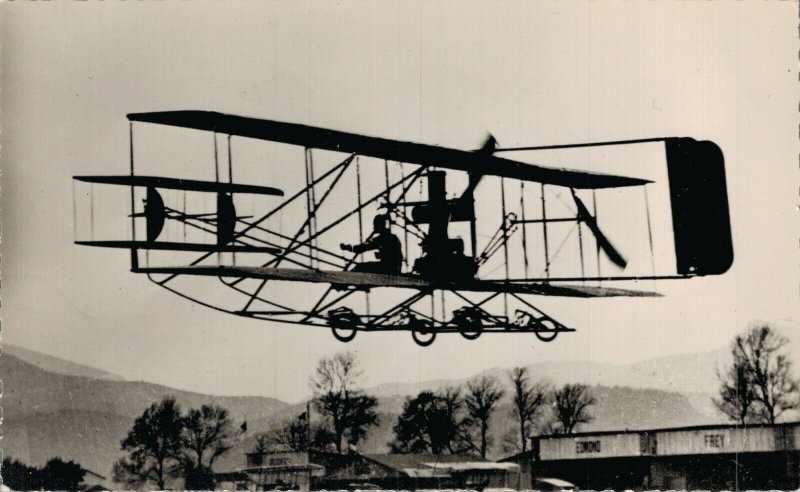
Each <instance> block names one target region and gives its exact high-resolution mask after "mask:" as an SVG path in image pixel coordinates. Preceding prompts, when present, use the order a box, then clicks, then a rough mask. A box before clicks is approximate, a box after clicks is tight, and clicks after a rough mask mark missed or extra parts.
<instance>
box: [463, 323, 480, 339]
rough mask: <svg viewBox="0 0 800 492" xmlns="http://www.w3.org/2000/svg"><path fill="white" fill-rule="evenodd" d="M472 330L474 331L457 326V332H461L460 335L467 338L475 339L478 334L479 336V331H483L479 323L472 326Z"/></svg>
mask: <svg viewBox="0 0 800 492" xmlns="http://www.w3.org/2000/svg"><path fill="white" fill-rule="evenodd" d="M473 330H474V331H468V330H466V329H464V328H461V327H459V328H458V332H459V333H461V336H462V337H464V338H466V339H467V340H476V339H477V338H478V337H479V336H481V333H483V327H482V326H480V325H479V326H476V327H474V328H473Z"/></svg>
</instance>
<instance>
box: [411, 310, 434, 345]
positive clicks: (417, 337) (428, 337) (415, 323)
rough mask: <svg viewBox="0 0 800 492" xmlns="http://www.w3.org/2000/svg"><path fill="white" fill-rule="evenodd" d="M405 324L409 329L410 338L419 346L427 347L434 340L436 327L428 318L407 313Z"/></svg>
mask: <svg viewBox="0 0 800 492" xmlns="http://www.w3.org/2000/svg"><path fill="white" fill-rule="evenodd" d="M406 326H407V327H408V328H409V329H410V330H411V338H413V339H414V342H415V343H416V344H417V345H419V346H420V347H428V346H430V345H431V344H432V343H433V342H434V341H435V340H436V328H434V327H433V326H432V325H431V323H430V321H428V320H425V319H420V318H417V317H416V316H414V315H413V314H411V313H409V314H408V318H407V321H406Z"/></svg>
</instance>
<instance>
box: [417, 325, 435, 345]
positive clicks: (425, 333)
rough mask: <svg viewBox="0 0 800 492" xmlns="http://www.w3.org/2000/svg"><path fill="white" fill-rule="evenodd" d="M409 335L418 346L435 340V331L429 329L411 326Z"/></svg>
mask: <svg viewBox="0 0 800 492" xmlns="http://www.w3.org/2000/svg"><path fill="white" fill-rule="evenodd" d="M411 337H412V338H413V339H414V342H416V344H417V345H419V346H420V347H427V346H429V345H430V344H432V343H433V341H434V340H436V331H434V330H431V329H427V330H426V329H424V328H422V329H419V328H413V329H412V330H411Z"/></svg>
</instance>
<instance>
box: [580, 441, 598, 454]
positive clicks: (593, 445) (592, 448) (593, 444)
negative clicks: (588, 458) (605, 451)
mask: <svg viewBox="0 0 800 492" xmlns="http://www.w3.org/2000/svg"><path fill="white" fill-rule="evenodd" d="M601 450H602V446H601V445H600V441H578V442H576V443H575V452H576V453H578V454H583V453H599V452H601Z"/></svg>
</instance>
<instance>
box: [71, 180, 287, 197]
mask: <svg viewBox="0 0 800 492" xmlns="http://www.w3.org/2000/svg"><path fill="white" fill-rule="evenodd" d="M73 179H76V180H78V181H85V182H87V183H101V184H111V185H123V186H145V187H148V188H161V189H170V190H185V191H207V192H211V193H250V194H253V195H274V196H283V191H281V190H279V189H277V188H272V187H270V186H258V185H249V184H237V183H221V182H217V181H199V180H195V179H180V178H163V177H160V176H74V177H73Z"/></svg>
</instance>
